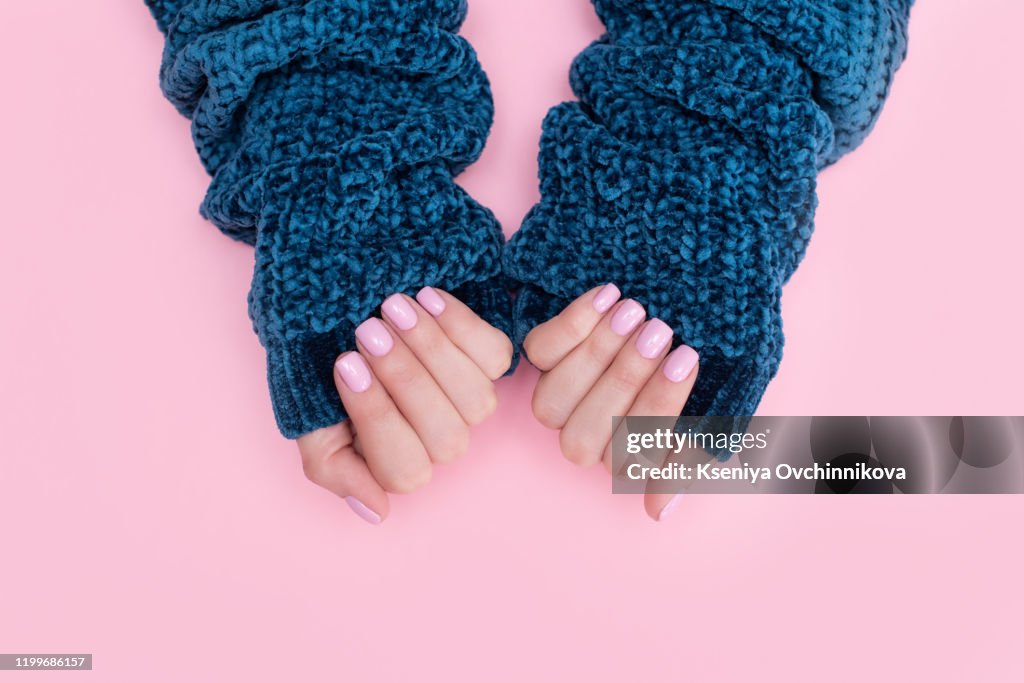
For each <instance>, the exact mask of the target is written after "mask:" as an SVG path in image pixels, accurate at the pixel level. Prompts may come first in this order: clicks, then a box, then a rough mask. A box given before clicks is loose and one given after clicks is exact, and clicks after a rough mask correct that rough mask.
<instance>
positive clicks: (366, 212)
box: [150, 0, 508, 436]
mask: <svg viewBox="0 0 1024 683" xmlns="http://www.w3.org/2000/svg"><path fill="white" fill-rule="evenodd" d="M150 5H151V8H152V9H153V13H154V15H155V17H156V18H157V21H158V23H159V25H160V26H161V28H162V29H164V30H165V32H166V34H167V48H166V52H165V55H164V62H163V67H162V70H161V84H162V86H163V89H164V92H165V94H166V95H167V97H168V98H169V99H170V100H171V101H172V102H173V103H174V104H175V106H176V107H177V108H178V109H179V111H181V112H182V113H183V114H184V115H186V116H188V117H189V118H190V119H191V120H192V130H193V137H194V140H195V144H196V148H197V150H198V151H199V154H200V156H201V158H202V160H203V163H204V165H205V166H206V168H207V170H208V171H209V172H210V173H211V175H212V176H213V180H212V182H211V185H210V188H209V190H208V192H207V195H206V198H205V200H204V202H203V206H202V212H203V215H204V216H206V217H208V218H209V219H210V220H211V221H213V222H214V223H215V224H216V225H217V226H218V227H220V228H221V229H222V230H223V231H224V232H226V233H227V234H229V235H231V236H232V237H234V238H236V239H240V240H242V241H245V242H247V243H250V244H253V245H255V247H256V266H255V269H254V276H253V283H252V289H251V292H250V296H249V305H250V314H251V317H252V319H253V323H254V328H255V329H256V331H257V333H258V334H259V336H260V340H261V342H262V343H263V344H264V346H265V347H266V348H267V352H268V376H269V381H270V387H271V394H272V398H273V400H274V408H275V413H276V415H277V418H278V423H279V425H280V427H281V429H282V431H283V432H284V433H285V434H286V435H287V436H298V435H299V434H302V433H305V432H308V431H312V430H313V429H316V428H318V427H323V426H327V425H329V424H334V423H336V422H338V421H340V420H341V419H343V418H344V412H343V411H342V407H341V404H340V402H339V401H338V399H337V393H336V391H335V389H334V383H333V380H332V376H331V367H332V364H333V361H334V358H335V357H336V356H337V354H338V353H339V352H341V351H343V350H345V349H348V348H351V347H352V345H353V330H354V327H355V326H356V325H358V324H359V322H361V321H362V320H364V319H365V318H366V317H367V316H369V315H370V314H371V313H372V312H373V311H374V309H375V308H376V307H377V306H378V305H379V303H380V301H381V300H382V299H383V298H384V297H385V296H387V295H389V294H391V293H394V292H406V293H414V292H415V290H417V289H418V288H419V287H421V286H423V285H433V286H438V287H441V288H444V289H448V290H451V291H452V292H453V293H456V294H457V295H459V296H460V297H462V298H464V299H465V300H466V301H467V303H470V304H471V305H474V306H476V307H477V309H478V311H479V312H480V313H481V315H483V316H484V317H486V318H487V319H488V320H489V321H490V322H492V323H494V324H497V325H499V326H500V327H502V328H507V326H508V320H507V319H508V311H507V302H506V300H505V298H504V288H503V287H502V285H501V279H500V268H499V254H500V249H501V244H502V235H501V231H500V229H499V227H498V225H497V223H496V221H495V219H494V217H493V215H492V214H491V213H490V212H489V211H488V210H487V209H485V208H484V207H482V206H480V205H479V204H477V203H476V202H475V201H473V200H472V199H471V198H470V197H469V196H468V195H466V194H465V193H464V192H463V191H462V190H461V189H460V188H458V187H457V186H456V185H455V183H454V181H453V175H455V174H457V173H458V172H460V171H461V170H462V169H463V168H464V167H465V166H466V165H468V164H470V163H472V162H473V161H474V160H475V159H476V158H477V157H478V156H479V154H480V152H481V150H482V148H483V145H484V141H485V139H486V136H487V133H488V130H489V127H490V125H491V120H492V116H493V109H492V103H491V96H490V90H489V86H488V83H487V80H486V77H485V76H484V74H483V71H482V70H481V69H480V66H479V63H478V62H477V60H476V57H475V54H474V53H473V50H472V48H471V47H470V46H469V44H468V43H467V42H465V41H464V40H463V39H461V38H459V37H458V36H457V35H455V32H456V31H457V30H458V28H459V25H460V24H461V22H462V20H463V18H464V11H465V5H464V3H462V2H458V1H457V0H415V1H410V2H403V3H398V4H395V3H391V4H387V5H385V7H383V8H382V7H380V6H379V5H380V4H379V3H375V2H372V0H319V1H316V0H311V1H308V2H291V3H282V2H270V1H267V0H248V1H242V0H237V1H235V2H199V1H197V0H191V1H179V2H156V1H152V0H151V2H150Z"/></svg>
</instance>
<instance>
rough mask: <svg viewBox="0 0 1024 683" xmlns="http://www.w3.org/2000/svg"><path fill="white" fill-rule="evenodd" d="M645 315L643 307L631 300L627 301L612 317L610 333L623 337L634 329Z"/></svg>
mask: <svg viewBox="0 0 1024 683" xmlns="http://www.w3.org/2000/svg"><path fill="white" fill-rule="evenodd" d="M645 315H646V313H644V307H643V306H641V305H640V304H638V303H637V302H636V301H633V300H632V299H627V300H626V301H625V302H624V303H623V304H622V305H621V306H619V310H617V311H615V315H613V316H612V332H614V333H615V334H617V335H619V336H620V337H625V336H626V335H627V334H630V333H631V332H632V331H633V330H635V329H636V326H637V325H639V324H640V321H642V320H643V319H644V316H645Z"/></svg>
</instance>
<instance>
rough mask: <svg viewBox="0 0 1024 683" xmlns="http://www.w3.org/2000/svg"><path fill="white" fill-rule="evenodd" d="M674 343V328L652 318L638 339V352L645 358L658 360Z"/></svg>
mask: <svg viewBox="0 0 1024 683" xmlns="http://www.w3.org/2000/svg"><path fill="white" fill-rule="evenodd" d="M670 343H672V328H671V327H669V326H668V325H666V324H665V323H663V322H662V321H660V320H658V319H657V318H652V319H651V320H649V321H647V324H646V325H644V329H643V330H642V331H641V332H640V336H639V337H637V338H636V350H637V351H639V352H640V355H641V356H643V357H644V358H657V357H658V356H659V355H661V352H662V351H664V350H665V347H666V346H668V345H669V344H670Z"/></svg>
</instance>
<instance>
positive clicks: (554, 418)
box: [532, 391, 565, 429]
mask: <svg viewBox="0 0 1024 683" xmlns="http://www.w3.org/2000/svg"><path fill="white" fill-rule="evenodd" d="M532 408H533V416H534V417H536V418H537V421H538V422H540V423H541V424H542V425H544V426H545V427H547V428H548V429H561V428H562V426H563V425H565V416H564V411H562V409H561V408H559V407H558V406H557V405H555V404H554V403H552V402H551V400H549V399H548V398H546V397H545V395H544V392H541V391H537V392H535V393H534V394H533V403H532Z"/></svg>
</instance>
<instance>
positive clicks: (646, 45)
mask: <svg viewBox="0 0 1024 683" xmlns="http://www.w3.org/2000/svg"><path fill="white" fill-rule="evenodd" d="M911 3H912V0H704V1H692V0H594V4H595V5H596V7H597V11H598V13H599V15H600V16H601V19H602V20H603V21H604V23H605V26H606V28H607V33H606V35H605V36H604V37H602V38H601V39H599V40H598V41H596V42H595V43H593V44H592V45H590V46H589V47H588V48H587V49H586V50H584V52H583V53H582V54H580V55H579V56H578V57H577V59H576V60H575V62H574V64H573V67H572V71H571V83H572V87H573V91H574V92H575V93H576V96H577V97H578V98H579V101H578V102H572V103H566V104H562V105H559V106H556V107H555V108H554V109H552V110H551V112H550V113H549V114H548V116H547V118H546V120H545V122H544V129H543V136H542V140H541V146H540V189H541V200H540V203H538V204H537V205H536V206H535V207H534V208H533V209H532V210H531V212H530V213H529V214H528V215H527V217H526V219H525V221H524V223H523V226H522V228H521V229H520V230H519V231H518V232H517V233H516V234H515V235H513V237H512V239H511V240H510V242H509V244H508V245H507V247H506V249H505V253H504V256H503V259H504V268H505V272H506V273H507V274H508V275H509V276H510V277H511V278H512V279H514V280H517V281H518V282H520V283H522V289H521V290H520V292H519V296H518V298H517V301H516V304H515V323H514V332H515V334H514V338H515V339H516V341H517V342H520V343H521V340H522V339H523V338H524V337H525V335H526V333H527V332H528V331H529V330H530V329H531V328H532V327H534V326H535V325H536V324H537V323H539V322H541V321H543V320H546V319H548V318H549V317H551V316H553V315H555V314H556V313H557V312H558V311H559V310H561V309H562V308H563V307H564V306H565V305H566V304H567V303H568V302H569V301H570V300H571V299H573V298H574V297H576V296H578V295H579V294H581V293H583V292H584V291H587V290H588V289H590V288H592V287H595V286H597V285H600V284H603V283H606V282H614V283H616V284H618V285H619V287H620V288H621V289H622V291H623V293H624V295H625V296H629V297H633V298H636V299H637V300H639V301H640V302H641V303H643V304H645V305H646V306H647V310H648V312H649V313H650V314H651V315H653V316H657V317H659V318H661V319H663V320H664V321H665V322H667V323H668V324H669V325H671V326H672V327H673V329H674V330H675V332H676V334H677V335H678V337H679V338H680V339H681V340H682V341H683V342H685V343H687V344H689V345H690V346H693V347H694V348H695V349H697V351H698V352H699V353H700V355H701V369H700V373H699V375H698V379H697V383H696V386H695V387H694V391H693V394H692V395H691V397H690V399H689V401H688V403H687V405H686V409H685V413H684V414H686V415H723V416H743V415H752V414H753V413H754V412H755V410H756V409H757V405H758V403H759V402H760V400H761V396H762V395H763V393H764V391H765V389H766V388H767V386H768V383H769V381H770V380H771V379H772V377H773V376H774V375H775V373H776V371H777V369H778V366H779V362H780V360H781V357H782V346H783V333H782V318H781V314H780V306H779V301H780V297H781V293H782V285H783V284H784V283H785V282H786V281H787V280H788V278H789V277H790V276H791V275H792V273H793V271H794V270H795V269H796V267H797V265H798V264H799V263H800V261H801V259H802V257H803V255H804V252H805V250H806V247H807V243H808V240H809V239H810V236H811V232H812V229H813V219H814V210H815V206H816V204H817V197H816V194H815V186H816V179H817V174H818V172H819V170H821V169H822V168H824V167H825V166H827V165H829V164H831V163H832V162H834V161H836V160H837V159H839V158H840V157H841V156H842V155H843V154H845V153H847V152H849V151H850V150H852V149H854V148H855V147H856V146H857V145H859V144H860V143H861V141H862V140H863V139H864V137H865V136H866V135H867V134H868V133H869V131H870V130H871V128H872V127H873V125H874V123H875V121H876V119H877V117H878V114H879V112H880V111H881V108H882V104H883V102H884V100H885V98H886V95H887V93H888V90H889V86H890V83H891V82H892V78H893V75H894V73H895V71H896V69H897V68H898V67H899V65H900V64H901V63H902V61H903V59H904V57H905V54H906V29H907V19H908V15H909V10H910V5H911Z"/></svg>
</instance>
